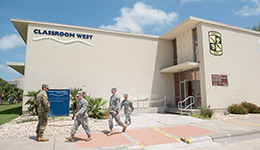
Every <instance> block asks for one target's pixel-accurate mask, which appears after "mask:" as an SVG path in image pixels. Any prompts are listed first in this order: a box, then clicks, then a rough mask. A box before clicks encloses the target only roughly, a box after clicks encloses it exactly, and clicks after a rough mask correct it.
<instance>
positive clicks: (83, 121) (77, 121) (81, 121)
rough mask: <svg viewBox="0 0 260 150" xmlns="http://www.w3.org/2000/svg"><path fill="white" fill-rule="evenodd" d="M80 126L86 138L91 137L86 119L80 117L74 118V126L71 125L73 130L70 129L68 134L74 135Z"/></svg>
mask: <svg viewBox="0 0 260 150" xmlns="http://www.w3.org/2000/svg"><path fill="white" fill-rule="evenodd" d="M80 125H81V126H82V128H83V129H84V131H85V132H86V134H87V135H88V136H90V135H91V131H90V128H89V127H88V118H87V117H80V116H78V117H76V118H75V120H74V125H73V128H72V130H71V132H70V134H71V135H75V133H76V132H77V130H78V127H79V126H80Z"/></svg>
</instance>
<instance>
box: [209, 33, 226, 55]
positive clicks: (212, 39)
mask: <svg viewBox="0 0 260 150" xmlns="http://www.w3.org/2000/svg"><path fill="white" fill-rule="evenodd" d="M209 46H210V53H211V54H212V55H216V56H220V55H222V54H223V49H222V40H221V34H220V33H218V32H216V31H209Z"/></svg>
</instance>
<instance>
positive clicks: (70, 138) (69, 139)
mask: <svg viewBox="0 0 260 150" xmlns="http://www.w3.org/2000/svg"><path fill="white" fill-rule="evenodd" d="M73 137H74V135H71V136H70V137H66V138H65V139H66V140H68V141H72V142H73V141H74V140H73Z"/></svg>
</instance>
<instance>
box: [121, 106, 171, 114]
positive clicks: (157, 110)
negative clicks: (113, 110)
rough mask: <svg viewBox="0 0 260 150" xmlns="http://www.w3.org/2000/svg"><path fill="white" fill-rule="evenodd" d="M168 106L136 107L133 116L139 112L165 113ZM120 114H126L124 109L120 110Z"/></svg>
mask: <svg viewBox="0 0 260 150" xmlns="http://www.w3.org/2000/svg"><path fill="white" fill-rule="evenodd" d="M166 109H167V108H166V107H149V108H139V109H137V108H135V109H134V111H133V112H132V114H131V116H137V115H139V114H147V113H165V112H166ZM119 114H120V116H125V114H124V109H122V110H121V111H120V113H119Z"/></svg>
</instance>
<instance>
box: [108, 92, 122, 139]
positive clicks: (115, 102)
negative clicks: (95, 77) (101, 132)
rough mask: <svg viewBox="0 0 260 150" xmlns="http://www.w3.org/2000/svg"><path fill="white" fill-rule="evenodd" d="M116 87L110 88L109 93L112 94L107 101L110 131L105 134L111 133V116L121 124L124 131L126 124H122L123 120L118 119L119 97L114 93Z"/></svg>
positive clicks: (112, 132)
mask: <svg viewBox="0 0 260 150" xmlns="http://www.w3.org/2000/svg"><path fill="white" fill-rule="evenodd" d="M116 91H117V89H116V88H112V89H111V93H112V94H113V95H112V96H111V97H110V101H109V113H108V124H109V128H110V132H109V133H108V134H107V136H110V135H113V134H114V131H113V118H115V120H116V122H117V124H118V125H120V126H123V131H122V132H125V130H126V128H127V125H126V124H123V122H122V121H121V120H120V116H119V109H120V97H119V96H118V95H116Z"/></svg>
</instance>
